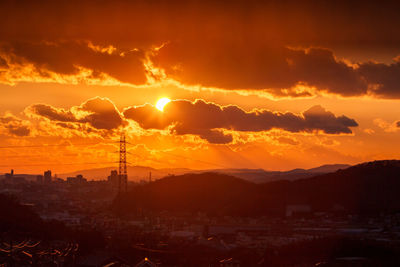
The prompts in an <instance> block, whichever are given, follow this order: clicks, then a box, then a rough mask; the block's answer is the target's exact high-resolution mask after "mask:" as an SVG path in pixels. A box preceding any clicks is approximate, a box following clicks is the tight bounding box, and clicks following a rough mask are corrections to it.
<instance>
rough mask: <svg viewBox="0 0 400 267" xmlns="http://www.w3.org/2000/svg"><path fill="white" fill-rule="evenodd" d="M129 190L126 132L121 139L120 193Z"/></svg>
mask: <svg viewBox="0 0 400 267" xmlns="http://www.w3.org/2000/svg"><path fill="white" fill-rule="evenodd" d="M127 190H128V173H127V170H126V140H125V133H122V134H121V139H120V141H119V175H118V193H121V192H126V191H127Z"/></svg>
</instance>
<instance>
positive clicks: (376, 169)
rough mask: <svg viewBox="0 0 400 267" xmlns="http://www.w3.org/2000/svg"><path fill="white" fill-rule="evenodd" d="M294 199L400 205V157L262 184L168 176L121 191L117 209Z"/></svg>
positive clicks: (379, 208)
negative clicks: (312, 175) (301, 177)
mask: <svg viewBox="0 0 400 267" xmlns="http://www.w3.org/2000/svg"><path fill="white" fill-rule="evenodd" d="M290 204H301V205H309V206H310V207H311V208H312V210H313V211H330V210H333V209H334V208H336V209H340V210H342V211H343V212H348V213H374V214H379V213H380V212H394V211H400V161H397V160H391V161H374V162H368V163H363V164H359V165H356V166H353V167H350V168H347V169H345V170H338V171H336V172H334V173H329V174H323V175H317V176H314V177H312V178H304V179H299V180H295V181H289V180H280V181H274V182H269V183H264V184H255V183H252V182H248V181H244V180H242V179H238V178H236V177H233V176H230V175H226V174H222V173H200V174H185V175H180V176H169V177H166V178H163V179H160V180H158V181H155V182H153V183H151V184H147V185H143V186H139V187H135V188H134V189H133V191H132V192H128V193H127V194H125V195H121V196H120V197H119V198H117V199H116V201H115V203H114V209H115V210H117V211H119V212H122V213H124V212H128V213H129V212H134V211H135V210H142V209H143V210H155V211H162V210H167V211H173V212H198V211H202V212H207V213H211V214H220V215H245V216H255V215H283V214H284V212H285V207H286V206H287V205H290Z"/></svg>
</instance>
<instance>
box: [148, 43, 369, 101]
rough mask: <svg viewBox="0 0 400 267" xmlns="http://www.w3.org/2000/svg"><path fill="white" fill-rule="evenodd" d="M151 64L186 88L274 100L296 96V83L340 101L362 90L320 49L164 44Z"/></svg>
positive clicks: (352, 74)
mask: <svg viewBox="0 0 400 267" xmlns="http://www.w3.org/2000/svg"><path fill="white" fill-rule="evenodd" d="M153 60H154V62H155V64H156V65H157V66H159V67H161V68H163V69H165V70H166V73H167V75H169V76H170V77H173V78H174V79H176V80H178V81H180V82H182V83H184V84H190V85H198V84H199V85H203V86H209V87H218V88H225V89H269V91H270V92H271V93H273V94H274V95H291V96H296V95H298V94H299V93H296V90H295V89H294V88H295V87H296V85H298V84H304V85H308V86H311V87H316V88H317V89H318V90H321V91H327V92H330V93H335V94H340V95H344V96H351V95H362V94H365V93H366V91H367V83H366V82H365V80H364V79H363V77H362V76H360V75H359V74H358V73H357V72H356V71H355V69H354V68H352V67H350V66H348V65H346V64H345V63H344V62H342V61H339V60H337V59H336V58H335V57H334V55H333V53H332V51H330V50H328V49H322V48H310V49H307V50H301V49H290V48H287V47H285V46H284V45H281V46H271V45H269V44H258V45H255V44H248V43H232V44H229V46H226V44H223V45H219V44H215V43H208V44H204V43H202V44H201V45H200V46H199V45H197V44H193V43H183V42H180V43H178V44H177V43H170V44H167V45H165V46H164V47H163V48H162V49H160V51H159V53H158V54H157V55H156V56H155V57H154V58H153ZM287 89H292V90H287ZM299 95H300V96H303V94H302V93H300V94H299Z"/></svg>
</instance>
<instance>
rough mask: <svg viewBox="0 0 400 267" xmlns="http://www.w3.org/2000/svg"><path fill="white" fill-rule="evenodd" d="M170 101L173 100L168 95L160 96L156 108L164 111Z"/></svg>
mask: <svg viewBox="0 0 400 267" xmlns="http://www.w3.org/2000/svg"><path fill="white" fill-rule="evenodd" d="M169 102H171V99H169V98H168V97H163V98H160V99H158V101H157V103H156V108H157V109H158V110H159V111H163V110H164V107H165V105H167V104H168V103H169Z"/></svg>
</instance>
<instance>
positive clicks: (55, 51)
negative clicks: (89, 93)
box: [0, 41, 147, 84]
mask: <svg viewBox="0 0 400 267" xmlns="http://www.w3.org/2000/svg"><path fill="white" fill-rule="evenodd" d="M0 49H1V51H2V53H3V54H5V55H8V57H9V62H8V64H16V63H17V64H26V63H31V64H33V65H34V67H35V68H36V69H37V70H38V72H39V73H41V74H42V75H43V76H44V77H46V76H47V75H49V74H48V73H46V72H54V73H57V74H65V75H74V74H78V73H79V71H80V70H79V67H83V68H86V69H89V70H91V71H93V76H94V77H93V78H97V77H96V75H97V76H98V75H99V74H102V73H104V74H107V75H109V76H111V77H113V78H115V79H117V80H119V81H121V82H126V83H131V84H144V83H145V82H146V80H147V79H146V75H145V68H144V65H143V61H144V53H143V52H142V51H140V50H138V49H134V48H131V49H125V50H120V49H119V50H117V49H116V48H115V47H112V46H107V47H100V46H95V45H93V44H92V43H90V42H86V41H55V42H48V41H41V42H27V41H25V42H12V43H3V44H2V45H1V46H0Z"/></svg>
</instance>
